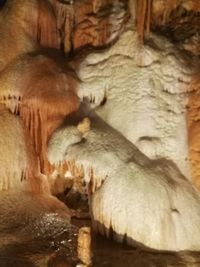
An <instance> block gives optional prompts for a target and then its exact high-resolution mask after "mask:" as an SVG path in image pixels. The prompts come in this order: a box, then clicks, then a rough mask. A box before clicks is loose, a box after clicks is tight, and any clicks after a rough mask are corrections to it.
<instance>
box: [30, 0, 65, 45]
mask: <svg viewBox="0 0 200 267" xmlns="http://www.w3.org/2000/svg"><path fill="white" fill-rule="evenodd" d="M33 25H35V26H36V27H37V34H36V38H37V41H38V42H39V44H40V45H42V46H46V47H53V48H59V47H60V40H59V32H58V30H57V23H56V17H55V14H54V12H53V9H52V7H51V6H50V5H48V2H47V1H43V0H42V1H39V2H38V19H37V24H36V23H35V22H33Z"/></svg>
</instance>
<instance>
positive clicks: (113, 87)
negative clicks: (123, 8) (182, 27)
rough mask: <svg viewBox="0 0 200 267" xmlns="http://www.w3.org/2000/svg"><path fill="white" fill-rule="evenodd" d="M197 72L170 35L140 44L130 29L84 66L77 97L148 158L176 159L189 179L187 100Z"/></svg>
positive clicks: (83, 64)
mask: <svg viewBox="0 0 200 267" xmlns="http://www.w3.org/2000/svg"><path fill="white" fill-rule="evenodd" d="M192 71H193V69H192V67H190V65H189V64H188V63H185V61H184V60H183V59H182V57H181V55H180V53H179V52H178V51H177V50H176V48H175V46H174V45H172V44H171V43H169V42H168V41H167V40H166V39H164V38H161V37H158V36H155V35H152V36H151V38H150V40H149V42H148V44H147V45H144V46H141V45H140V44H139V42H138V36H137V33H136V32H134V30H126V31H125V32H124V33H123V34H122V35H121V37H120V39H119V40H118V41H117V42H116V43H115V44H114V45H113V46H112V47H111V48H109V49H106V50H103V51H101V52H100V51H98V52H96V53H95V52H94V53H91V54H89V55H88V56H87V57H86V58H85V59H84V60H83V62H82V63H81V64H80V66H79V70H78V75H79V77H80V79H81V80H82V83H81V84H80V86H79V88H78V95H79V97H80V98H81V99H82V98H83V97H88V98H89V99H90V101H91V105H92V107H94V108H96V112H97V114H98V115H99V116H100V117H101V118H102V119H103V120H105V121H106V122H107V123H108V124H109V125H111V126H112V127H114V128H115V129H117V130H118V131H120V132H121V133H122V134H123V135H124V136H125V137H126V138H127V139H128V140H130V141H131V142H132V143H134V144H136V145H137V147H138V148H139V149H140V150H141V151H142V152H144V153H145V154H146V155H147V156H149V157H150V158H152V159H156V158H160V157H166V158H169V159H172V160H173V161H174V162H176V164H177V165H178V166H179V168H180V169H181V171H182V172H183V173H184V174H185V175H186V176H187V177H190V173H189V167H188V162H187V158H188V146H187V127H186V114H185V113H186V111H185V104H186V103H187V94H186V88H187V85H188V83H189V81H190V79H191V74H192ZM105 99H106V101H104V100H105ZM103 101H104V102H105V103H104V104H102V105H101V103H103Z"/></svg>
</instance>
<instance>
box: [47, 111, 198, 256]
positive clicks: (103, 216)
mask: <svg viewBox="0 0 200 267" xmlns="http://www.w3.org/2000/svg"><path fill="white" fill-rule="evenodd" d="M90 119H91V122H92V123H91V130H90V131H89V132H88V134H87V137H86V139H85V141H83V142H78V143H74V144H73V143H71V145H70V144H69V139H68V140H67V142H66V143H65V144H64V141H62V143H63V144H64V145H65V160H67V161H72V160H75V161H76V164H77V165H83V168H84V173H85V180H86V182H88V184H89V187H88V188H89V189H90V187H91V186H92V190H90V192H94V193H93V194H92V195H91V196H90V199H91V203H90V207H91V212H92V219H93V224H94V227H95V229H96V230H97V231H98V232H100V233H102V234H104V235H106V236H108V237H109V236H111V235H112V233H114V238H115V239H116V240H118V241H120V242H123V241H126V242H127V243H128V244H131V245H134V244H135V242H136V243H138V244H140V245H143V246H146V247H148V248H153V249H159V250H174V251H178V250H199V249H200V239H199V236H200V195H199V193H198V192H197V191H196V189H194V188H193V186H192V184H191V183H190V182H189V181H188V180H187V179H186V178H185V177H184V176H183V175H182V174H181V173H180V171H179V170H178V168H177V167H176V165H175V164H174V163H173V162H171V161H169V160H166V159H159V160H150V159H149V158H148V157H146V156H145V155H144V154H143V153H141V152H140V151H139V150H138V149H137V148H136V146H135V145H133V144H132V143H131V142H130V141H128V140H127V139H126V138H125V137H123V136H122V135H121V134H120V133H119V132H117V131H116V130H114V129H113V128H111V127H110V126H108V125H107V124H106V123H105V122H103V121H102V120H101V119H99V118H98V117H96V116H95V115H94V116H91V117H90ZM75 129H77V128H76V127H75V126H74V130H75ZM57 131H58V132H59V130H57ZM62 131H63V129H62ZM77 131H78V130H77ZM71 133H72V131H71V126H70V127H69V128H68V127H65V134H64V135H63V139H64V138H65V136H68V138H69V137H70V135H71ZM56 134H58V133H56ZM53 138H55V136H53V137H52V139H53ZM60 138H61V135H60ZM72 140H73V136H72ZM63 149H64V148H63ZM49 152H50V153H51V155H53V154H54V152H55V154H57V144H56V143H55V142H51V141H50V143H49ZM61 157H63V154H61ZM56 160H57V156H56V157H55V159H54V161H55V162H54V163H56ZM91 170H92V176H91ZM91 178H93V180H91Z"/></svg>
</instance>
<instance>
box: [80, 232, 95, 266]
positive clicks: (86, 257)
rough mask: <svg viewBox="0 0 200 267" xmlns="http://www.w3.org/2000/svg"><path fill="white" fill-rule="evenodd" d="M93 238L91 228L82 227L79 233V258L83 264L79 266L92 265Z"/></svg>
mask: <svg viewBox="0 0 200 267" xmlns="http://www.w3.org/2000/svg"><path fill="white" fill-rule="evenodd" d="M91 245H92V239H91V228H90V227H81V228H80V229H79V233H78V258H79V260H80V261H81V263H83V265H82V264H80V265H77V266H91V265H92V250H91Z"/></svg>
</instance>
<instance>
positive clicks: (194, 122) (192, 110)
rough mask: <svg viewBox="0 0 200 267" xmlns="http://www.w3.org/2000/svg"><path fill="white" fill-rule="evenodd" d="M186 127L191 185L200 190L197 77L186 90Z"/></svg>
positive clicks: (199, 92)
mask: <svg viewBox="0 0 200 267" xmlns="http://www.w3.org/2000/svg"><path fill="white" fill-rule="evenodd" d="M188 96H189V98H188V103H187V127H188V146H189V162H190V167H191V176H192V180H193V183H194V184H195V185H196V186H197V188H198V189H200V172H199V171H200V158H199V153H200V142H199V140H200V125H199V120H200V115H199V108H200V79H199V76H198V75H195V77H194V78H193V80H192V82H191V84H190V86H189V89H188Z"/></svg>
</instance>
